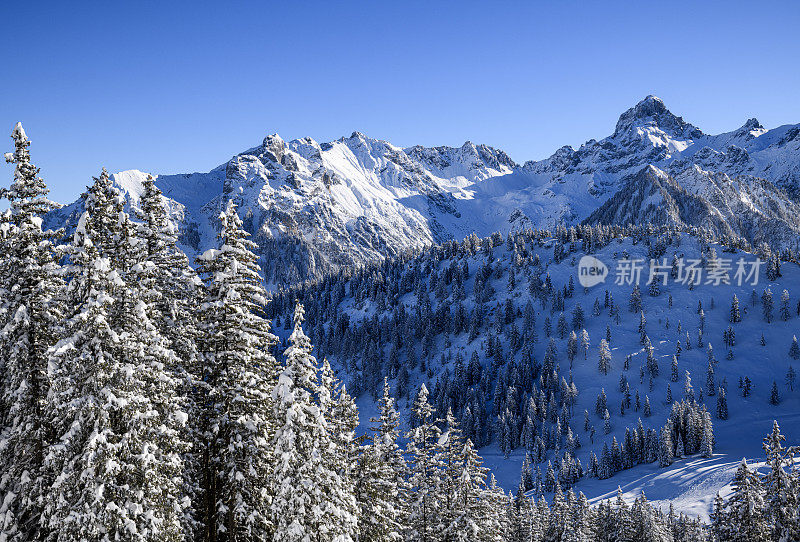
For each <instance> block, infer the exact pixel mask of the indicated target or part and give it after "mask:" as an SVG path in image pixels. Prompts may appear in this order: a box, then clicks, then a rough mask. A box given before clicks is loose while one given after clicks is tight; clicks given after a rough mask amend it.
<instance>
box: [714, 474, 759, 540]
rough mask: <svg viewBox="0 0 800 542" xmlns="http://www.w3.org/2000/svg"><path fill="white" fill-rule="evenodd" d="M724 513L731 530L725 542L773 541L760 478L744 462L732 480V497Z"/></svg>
mask: <svg viewBox="0 0 800 542" xmlns="http://www.w3.org/2000/svg"><path fill="white" fill-rule="evenodd" d="M724 514H725V517H726V519H727V524H728V528H727V529H726V532H725V538H724V540H747V541H748V542H750V541H752V542H762V541H763V542H765V541H767V540H770V528H769V524H768V522H767V521H765V511H764V496H763V494H762V490H761V484H760V480H759V479H758V475H757V474H756V473H755V472H753V471H751V470H750V468H749V467H748V466H747V461H746V460H745V459H742V462H741V464H740V465H739V468H738V469H737V471H736V476H735V477H734V479H733V494H732V495H731V496H730V498H729V499H728V500H727V501H726V502H725V506H724Z"/></svg>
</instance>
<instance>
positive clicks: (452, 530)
mask: <svg viewBox="0 0 800 542" xmlns="http://www.w3.org/2000/svg"><path fill="white" fill-rule="evenodd" d="M461 455H462V469H461V475H460V476H459V477H458V485H457V487H456V500H457V503H458V504H457V506H456V510H458V511H459V514H458V515H457V516H456V517H455V518H454V521H453V522H452V523H451V524H450V527H449V529H448V530H447V531H445V533H444V535H445V537H446V538H449V539H450V540H453V541H458V542H467V541H471V540H478V539H480V537H481V536H482V535H484V534H485V533H493V532H494V531H495V530H496V529H497V527H496V525H493V524H492V523H493V522H492V521H491V515H492V512H493V511H492V510H489V509H488V502H489V501H490V499H488V498H487V497H488V495H487V492H488V491H489V490H488V489H487V488H486V474H487V473H488V471H489V469H487V468H484V467H483V466H482V461H481V458H480V456H479V455H478V454H477V452H476V451H475V448H474V446H473V445H472V441H470V440H469V439H467V440H466V442H465V443H464V448H463V451H462V454H461Z"/></svg>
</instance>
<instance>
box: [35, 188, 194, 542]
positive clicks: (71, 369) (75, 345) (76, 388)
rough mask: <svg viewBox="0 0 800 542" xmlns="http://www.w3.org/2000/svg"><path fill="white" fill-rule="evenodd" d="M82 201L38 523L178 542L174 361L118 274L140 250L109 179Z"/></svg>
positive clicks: (179, 418) (83, 534) (57, 536)
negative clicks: (129, 235) (46, 484)
mask: <svg viewBox="0 0 800 542" xmlns="http://www.w3.org/2000/svg"><path fill="white" fill-rule="evenodd" d="M85 206H86V211H85V212H84V213H83V215H82V216H81V218H80V220H79V222H78V225H77V228H76V231H75V234H74V238H73V243H72V245H71V247H70V261H71V266H70V268H69V274H70V282H69V287H68V290H67V299H68V306H70V307H73V309H72V313H71V314H70V315H69V317H68V319H67V321H66V324H65V330H64V335H63V338H62V339H61V340H60V341H59V342H58V343H57V344H56V345H55V347H54V348H52V349H51V351H50V355H51V358H50V361H49V377H50V381H51V387H50V392H49V394H48V402H47V407H46V412H47V416H48V421H49V424H50V426H51V427H52V430H53V434H54V435H58V436H59V437H58V441H57V442H56V443H55V445H53V446H52V447H51V448H50V449H49V453H48V455H47V458H46V466H47V469H48V474H49V476H50V480H52V483H51V485H50V486H49V488H48V491H47V493H46V495H45V498H44V502H45V503H46V505H45V508H44V511H43V516H42V525H43V527H44V528H45V529H47V530H50V531H51V534H52V536H51V537H50V538H51V539H52V540H64V541H67V540H83V539H88V540H101V539H107V540H131V539H143V540H147V539H158V540H182V539H183V525H182V522H183V517H182V516H183V508H184V507H185V506H186V503H185V501H184V499H182V498H181V493H182V487H181V486H182V484H181V476H182V472H181V470H182V461H181V455H180V454H181V451H182V449H181V448H182V446H181V442H180V432H179V430H180V425H181V424H183V423H185V422H186V413H185V412H183V411H182V410H180V408H179V403H178V402H176V401H175V396H176V391H177V388H178V382H177V380H176V379H175V378H174V377H173V375H172V374H171V373H170V372H169V371H167V370H165V368H166V367H170V366H173V365H174V363H175V356H174V354H173V353H172V352H171V351H170V350H169V349H168V348H166V345H165V344H166V343H165V341H164V339H163V338H162V337H161V336H160V335H159V334H158V332H157V330H156V329H155V326H154V325H153V324H152V323H151V322H150V320H149V318H148V315H147V306H146V304H145V303H144V301H143V300H142V299H141V297H142V296H140V295H139V291H138V290H137V286H136V281H135V280H131V282H130V283H126V282H125V281H124V280H123V278H122V277H123V276H124V274H123V272H124V268H123V267H122V266H123V265H129V264H130V262H128V261H126V260H127V258H126V256H129V255H132V254H134V253H135V250H134V247H133V246H131V240H130V239H129V238H127V237H125V236H124V235H121V234H124V233H125V232H126V231H130V227H129V226H130V224H129V222H127V215H125V214H124V213H121V212H119V208H118V204H117V202H116V201H115V190H114V189H113V188H112V187H111V185H110V183H109V182H108V176H107V174H106V173H105V172H104V173H103V175H101V176H100V178H98V179H96V182H95V184H94V185H93V186H92V188H91V189H90V190H89V193H88V194H87V197H86V202H85ZM112 217H113V218H112ZM101 249H103V250H107V251H108V252H107V254H113V255H115V256H117V257H116V258H115V260H110V259H109V258H108V257H105V256H104V254H103V253H102V252H101ZM112 262H115V263H116V265H117V266H120V267H116V268H115V267H112ZM121 271H123V272H121ZM128 278H129V279H133V277H128ZM121 315H125V317H124V318H123V317H122V316H121Z"/></svg>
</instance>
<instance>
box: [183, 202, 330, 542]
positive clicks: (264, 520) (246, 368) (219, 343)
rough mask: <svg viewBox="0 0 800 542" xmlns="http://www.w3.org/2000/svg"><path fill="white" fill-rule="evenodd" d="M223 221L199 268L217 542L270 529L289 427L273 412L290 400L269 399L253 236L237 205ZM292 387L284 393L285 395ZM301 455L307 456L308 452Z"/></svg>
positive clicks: (207, 472) (211, 508) (271, 368)
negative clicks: (270, 499) (273, 464)
mask: <svg viewBox="0 0 800 542" xmlns="http://www.w3.org/2000/svg"><path fill="white" fill-rule="evenodd" d="M219 218H220V223H221V224H220V233H219V238H220V248H219V249H209V250H207V251H206V252H204V253H203V254H202V255H201V256H200V257H198V270H199V272H200V273H201V275H202V276H203V277H204V279H205V288H204V294H205V295H204V299H203V303H202V305H201V306H200V323H199V332H200V334H201V335H200V337H201V338H202V340H201V341H200V349H201V352H202V354H203V357H204V366H203V368H202V373H201V380H202V382H204V383H205V385H206V387H207V390H208V391H207V396H206V397H203V398H202V402H203V404H204V406H205V409H204V412H203V414H202V416H203V417H202V420H201V423H200V427H201V428H202V430H203V431H204V433H205V434H204V439H205V447H206V450H205V451H204V454H205V456H204V457H205V459H206V461H205V463H206V464H205V465H204V481H203V486H204V487H203V490H204V494H205V495H204V497H205V510H204V512H203V515H204V522H205V525H206V529H207V531H208V533H209V535H208V536H210V537H212V539H213V537H216V536H221V537H223V538H225V537H227V540H231V541H234V540H241V539H244V538H247V537H254V538H251V539H260V537H264V536H267V533H268V532H269V529H270V517H269V511H268V509H267V502H266V500H265V499H266V492H267V489H268V488H269V470H270V452H271V451H276V450H275V447H276V446H279V445H281V444H283V441H282V440H280V439H279V440H278V441H276V442H277V444H276V446H273V448H271V447H270V446H271V445H270V440H271V438H272V434H273V432H274V430H275V426H274V423H273V420H275V421H277V423H278V424H284V423H287V422H286V421H285V420H286V417H285V415H286V409H287V408H288V406H287V405H283V404H282V405H275V407H274V408H273V399H281V400H282V399H284V398H285V396H283V395H279V396H277V397H272V398H271V396H270V394H271V390H272V387H273V385H274V383H275V380H276V376H277V362H276V361H275V358H274V357H273V356H272V354H271V353H270V349H271V347H272V346H273V345H274V344H275V343H276V339H275V337H274V335H272V333H271V331H270V327H269V322H268V321H267V320H266V319H265V318H263V316H261V311H262V310H263V307H264V305H265V302H266V300H265V291H264V288H263V285H262V282H261V279H260V276H259V268H258V265H257V263H256V261H257V256H256V255H255V254H254V253H253V249H254V248H255V244H254V243H253V242H252V241H250V240H249V239H248V238H247V237H248V233H247V232H245V231H244V229H243V228H242V221H241V220H240V219H239V216H238V215H237V213H236V206H235V205H234V204H233V202H232V201H230V202H228V205H227V207H226V209H225V211H224V212H223V213H221V214H220V217H219ZM300 316H301V317H302V311H300ZM298 327H299V324H298ZM293 336H294V337H295V341H296V342H297V347H296V348H295V349H294V350H293V351H296V352H298V354H297V355H298V357H302V353H304V352H306V350H307V351H308V352H310V346H309V345H308V344H307V343H306V342H305V341H307V338H306V337H305V335H303V334H302V330H299V331H298V330H296V333H295V335H293ZM304 360H305V358H304ZM298 363H300V362H298ZM298 370H299V369H298ZM304 377H305V375H303V376H302V377H298V378H304ZM287 386H288V384H286V385H285V386H284V387H283V388H281V390H282V391H283V392H286V387H287ZM290 389H291V388H290ZM303 406H307V405H305V404H304V405H303ZM301 408H302V407H301ZM271 414H272V416H271ZM278 414H280V415H281V416H282V417H280V418H279V417H277V416H278ZM273 416H274V417H273ZM314 421H316V420H314ZM309 423H311V422H309ZM291 429H294V428H293V427H290V430H291ZM282 434H283V433H282ZM299 451H300V453H307V452H308V450H307V449H305V448H302V449H299ZM279 467H280V469H281V470H280V471H279V472H280V474H283V475H285V476H288V475H290V474H297V473H296V472H290V471H291V465H289V466H287V465H285V464H283V463H281V464H280V466H279ZM277 498H278V497H277V496H276V499H277ZM275 526H276V527H277V526H278V524H277V523H276V525H275ZM212 533H213V534H212ZM287 540H288V539H287Z"/></svg>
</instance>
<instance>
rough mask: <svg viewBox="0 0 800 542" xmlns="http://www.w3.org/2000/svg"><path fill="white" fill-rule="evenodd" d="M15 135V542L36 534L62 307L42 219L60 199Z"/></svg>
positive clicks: (5, 508)
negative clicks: (51, 353) (52, 357)
mask: <svg viewBox="0 0 800 542" xmlns="http://www.w3.org/2000/svg"><path fill="white" fill-rule="evenodd" d="M11 137H12V139H13V140H14V147H15V149H14V152H13V153H9V154H8V155H7V156H6V160H7V161H8V162H10V163H13V164H15V170H14V181H13V182H12V184H11V187H10V189H8V190H4V191H3V192H4V195H5V197H6V198H7V199H8V201H9V207H10V208H9V212H8V213H7V215H6V217H7V218H6V219H4V221H6V220H7V222H6V223H5V224H3V226H4V227H3V235H1V236H0V243H2V245H3V246H2V248H1V249H0V250H1V251H2V260H3V262H2V268H3V272H2V279H0V280H2V283H3V284H2V290H3V292H2V299H3V301H2V312H1V313H0V314H2V322H0V540H9V541H10V540H24V539H26V538H28V537H29V538H30V539H32V540H33V539H36V538H37V535H36V533H37V530H38V524H39V516H40V515H41V499H42V494H43V492H44V491H45V489H46V477H45V469H44V458H45V454H46V452H47V446H48V444H49V435H48V425H47V420H46V416H45V410H44V409H45V404H46V399H47V394H48V389H49V380H48V378H47V361H48V348H49V347H51V346H52V345H53V344H55V342H56V339H57V334H58V328H59V326H60V323H61V320H62V314H63V307H62V306H61V304H60V303H59V301H60V299H59V298H60V295H61V292H62V290H63V283H62V280H61V278H60V275H59V273H60V268H59V266H58V264H57V263H56V261H55V249H54V246H53V242H54V237H55V235H56V234H55V233H54V232H52V231H44V230H42V218H43V217H44V215H45V214H46V213H47V212H48V211H50V210H52V209H53V208H54V207H55V205H54V204H53V203H52V202H50V201H49V200H48V199H47V193H48V189H47V187H46V186H45V183H44V181H43V180H42V179H41V177H39V169H38V168H37V167H35V166H34V165H33V164H32V163H31V161H30V153H29V150H28V148H29V146H30V141H29V140H28V137H27V136H26V135H25V131H24V130H23V129H22V125H21V124H17V125H16V127H15V128H14V130H13V132H12V134H11Z"/></svg>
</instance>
